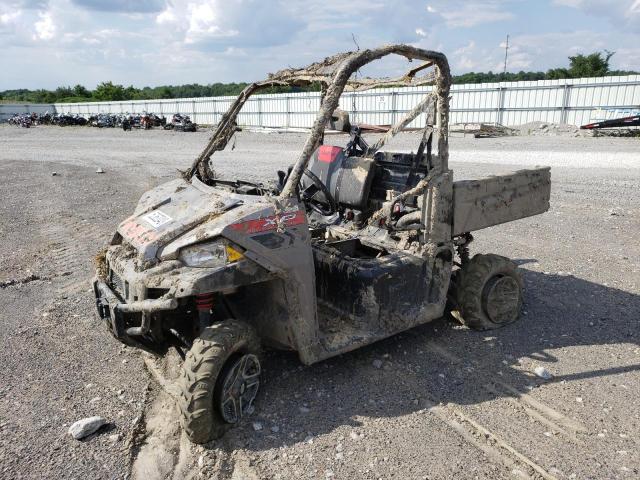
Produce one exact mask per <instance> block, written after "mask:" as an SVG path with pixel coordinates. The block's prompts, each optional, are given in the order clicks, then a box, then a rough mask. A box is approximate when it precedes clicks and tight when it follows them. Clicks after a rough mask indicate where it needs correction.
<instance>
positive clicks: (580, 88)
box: [0, 75, 640, 128]
mask: <svg viewBox="0 0 640 480" xmlns="http://www.w3.org/2000/svg"><path fill="white" fill-rule="evenodd" d="M430 91H431V88H430V87H404V88H381V89H377V90H373V91H368V92H358V93H345V94H344V95H343V96H342V97H341V98H340V108H342V109H343V110H346V111H348V112H349V113H350V115H351V119H352V121H353V122H355V123H369V124H374V125H389V124H392V123H394V122H396V121H397V120H398V119H399V118H400V116H401V115H402V114H404V113H406V112H408V111H409V110H411V109H412V108H413V107H414V106H415V105H416V104H417V103H418V102H419V101H420V99H421V98H422V97H423V96H424V95H425V94H426V93H428V92H430ZM234 98H235V97H229V96H227V97H208V98H180V99H166V100H134V101H126V102H90V103H57V104H55V105H29V104H0V119H5V118H7V117H8V116H10V115H11V114H13V113H26V112H38V113H44V112H45V111H47V110H49V111H55V112H58V113H71V114H79V115H84V116H91V115H95V114H98V113H116V114H119V113H127V112H128V113H141V112H143V111H147V112H149V113H157V114H162V115H164V116H166V117H167V118H170V117H171V116H172V115H173V114H175V113H181V114H183V115H189V116H191V118H192V120H193V121H194V122H196V123H199V124H215V123H217V122H219V121H220V118H221V116H222V114H223V113H224V112H225V111H226V110H227V108H228V107H229V106H230V104H231V102H232V101H233V100H234ZM319 106H320V94H319V92H300V93H287V94H265V95H256V96H254V97H252V98H251V99H250V100H249V101H248V102H247V103H246V104H245V106H244V108H243V109H242V111H241V112H240V114H239V116H238V123H239V124H240V125H245V126H262V127H305V128H309V127H310V126H311V125H312V124H313V121H314V119H315V115H316V112H317V110H318V108H319ZM638 111H640V75H629V76H623V77H600V78H580V79H566V80H541V81H526V82H502V83H485V84H473V85H472V84H469V85H454V86H453V87H452V89H451V115H450V121H451V122H452V123H479V122H485V123H500V124H503V125H520V124H523V123H527V122H531V121H534V120H539V121H544V122H554V123H571V124H574V125H582V124H584V123H588V122H591V121H597V120H603V119H608V118H616V117H620V116H623V115H631V114H633V113H635V112H638ZM423 124H424V118H423V116H422V117H418V118H417V119H416V120H415V121H414V122H413V123H412V126H415V127H419V126H422V125H423Z"/></svg>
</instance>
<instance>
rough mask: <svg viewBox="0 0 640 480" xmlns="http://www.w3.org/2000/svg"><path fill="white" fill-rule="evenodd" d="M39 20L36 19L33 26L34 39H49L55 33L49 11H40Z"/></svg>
mask: <svg viewBox="0 0 640 480" xmlns="http://www.w3.org/2000/svg"><path fill="white" fill-rule="evenodd" d="M39 17H40V20H39V21H37V22H36V23H35V24H34V25H33V27H34V29H35V33H34V35H33V39H34V40H51V39H52V38H53V37H54V35H55V33H56V26H55V25H54V23H53V18H52V17H51V14H50V13H40V14H39Z"/></svg>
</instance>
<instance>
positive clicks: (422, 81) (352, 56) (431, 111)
mask: <svg viewBox="0 0 640 480" xmlns="http://www.w3.org/2000/svg"><path fill="white" fill-rule="evenodd" d="M394 54H395V55H400V56H402V57H405V58H407V59H408V60H409V61H413V60H414V59H416V60H421V61H423V62H424V63H422V64H421V65H419V66H417V67H415V68H412V69H410V70H409V71H408V72H407V73H406V74H405V75H403V76H401V77H397V78H367V77H365V78H352V77H353V76H354V74H355V73H356V72H357V71H358V70H359V69H360V68H362V67H363V66H365V65H367V64H369V63H371V62H373V61H374V60H378V59H381V58H383V57H386V56H387V55H394ZM430 67H433V70H431V71H429V72H428V73H427V74H423V75H421V76H418V74H419V73H420V72H423V71H424V70H427V69H429V68H430ZM312 84H319V85H320V87H321V94H320V110H319V112H318V115H317V116H316V119H315V121H314V123H313V126H312V127H311V132H310V135H309V137H308V138H307V141H306V143H305V145H304V147H303V149H302V152H301V153H300V155H299V157H298V160H297V161H296V163H295V165H294V166H293V168H292V170H291V172H290V173H289V176H288V178H287V181H286V184H285V185H284V188H282V191H281V192H280V199H286V198H291V197H294V196H295V195H296V187H297V185H298V184H299V182H300V179H301V177H302V175H303V173H304V171H305V169H306V167H307V165H308V163H309V159H310V158H311V156H312V154H313V152H314V151H315V150H316V149H317V148H318V146H319V145H321V144H322V143H323V139H324V129H325V126H326V125H327V122H329V120H330V118H331V115H332V114H333V112H334V111H335V110H336V108H337V107H338V102H339V99H340V96H341V95H342V93H343V91H345V90H349V91H353V92H360V91H365V90H370V89H374V88H381V87H397V86H421V85H431V84H433V85H434V87H433V90H432V92H430V93H427V94H426V95H425V97H424V98H423V99H422V100H421V101H420V102H419V103H418V104H417V105H416V106H415V107H414V108H413V109H412V110H410V111H409V112H408V113H407V114H406V115H405V116H404V117H403V118H402V119H401V120H400V121H398V122H396V123H395V124H394V125H392V127H391V128H390V129H389V131H388V132H387V133H386V134H385V135H384V136H382V137H381V138H380V139H379V140H378V141H377V142H376V143H374V144H373V145H372V146H368V147H367V150H366V151H365V152H364V153H365V156H367V157H368V156H373V154H374V153H375V152H376V151H378V150H379V149H380V148H381V147H382V146H383V145H384V144H385V143H386V142H387V141H388V140H389V139H391V138H392V137H394V136H395V135H397V134H398V133H399V132H401V131H403V130H404V129H405V128H406V127H407V126H408V125H409V124H410V123H411V122H412V121H413V120H415V119H416V118H417V117H418V116H419V115H420V114H421V113H425V114H426V115H427V120H426V122H425V127H424V129H423V139H425V138H426V137H427V136H428V135H432V134H433V135H434V137H435V139H436V145H437V152H438V153H437V155H434V156H433V157H432V160H431V163H432V164H431V171H430V172H429V175H427V176H426V177H425V178H424V179H422V180H421V181H420V182H418V184H417V185H416V186H415V187H414V188H412V189H410V190H407V191H405V192H402V193H400V194H398V195H396V196H395V197H394V198H392V199H391V201H390V202H387V204H385V205H384V207H383V208H381V209H380V210H378V211H377V212H375V213H374V214H373V215H372V216H371V217H370V219H369V222H370V223H371V222H372V221H374V220H380V219H382V218H383V217H387V220H389V219H390V216H391V212H392V209H393V205H395V204H396V203H397V202H399V201H401V200H403V199H405V198H407V197H410V196H414V195H421V194H423V193H424V191H425V190H426V188H427V187H428V186H429V182H430V180H431V179H432V178H434V177H436V176H437V175H439V174H441V173H444V172H446V171H447V170H448V158H449V151H448V120H449V89H450V85H451V75H450V71H449V63H448V62H447V58H446V57H445V56H444V55H443V54H442V53H440V52H435V51H431V50H423V49H421V48H416V47H412V46H409V45H387V46H383V47H380V48H376V49H372V50H362V51H357V52H345V53H340V54H337V55H333V56H331V57H327V58H325V59H324V60H323V61H320V62H316V63H312V64H311V65H309V66H307V67H305V68H299V69H285V70H281V71H279V72H277V73H274V74H271V75H269V77H268V79H267V80H264V81H261V82H256V83H252V84H250V85H248V86H247V87H245V89H244V90H243V91H242V92H241V93H240V95H239V96H238V97H237V98H236V99H235V101H234V102H233V103H232V104H231V106H230V107H229V109H228V110H227V111H226V113H225V114H224V115H223V116H222V118H221V120H220V122H219V123H218V125H217V126H216V128H215V131H214V133H213V136H212V137H211V139H210V140H209V142H208V144H207V146H206V147H205V149H204V150H203V151H202V153H201V154H200V155H199V156H198V158H196V160H195V161H194V162H193V165H192V166H191V168H190V169H189V170H188V171H187V172H185V174H186V175H185V177H186V178H188V179H190V178H191V177H193V176H194V175H197V176H198V177H199V178H200V180H202V181H203V182H205V183H208V184H212V183H215V179H216V175H215V172H214V171H213V170H212V168H211V166H210V159H211V156H212V155H213V154H214V153H215V152H216V151H220V150H224V148H225V147H226V145H227V143H228V142H229V141H230V139H231V138H232V137H233V135H234V133H235V132H236V131H237V130H238V125H237V123H236V118H237V116H238V114H239V113H240V111H241V110H242V107H243V106H244V104H245V103H246V102H247V100H248V99H249V98H250V97H251V96H252V95H254V94H256V93H259V92H260V91H262V90H265V89H268V88H271V87H278V86H297V87H307V86H310V85H312Z"/></svg>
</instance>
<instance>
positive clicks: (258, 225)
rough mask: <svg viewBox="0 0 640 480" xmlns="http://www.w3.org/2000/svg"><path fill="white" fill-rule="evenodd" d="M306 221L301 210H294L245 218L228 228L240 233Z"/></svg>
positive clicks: (288, 225)
mask: <svg viewBox="0 0 640 480" xmlns="http://www.w3.org/2000/svg"><path fill="white" fill-rule="evenodd" d="M305 222H306V216H305V214H304V212H303V211H302V210H297V211H295V212H287V213H283V214H281V215H272V216H270V217H264V218H258V219H256V220H247V221H246V222H240V223H233V224H231V225H229V227H230V228H232V229H233V230H235V231H236V232H241V233H247V234H250V233H259V232H266V231H267V230H275V229H276V228H278V227H281V228H282V227H291V226H293V225H300V224H302V223H305Z"/></svg>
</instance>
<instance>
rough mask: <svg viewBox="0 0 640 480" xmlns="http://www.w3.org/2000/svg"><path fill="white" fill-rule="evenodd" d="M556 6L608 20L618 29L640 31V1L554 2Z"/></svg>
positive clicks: (566, 0) (564, 0)
mask: <svg viewBox="0 0 640 480" xmlns="http://www.w3.org/2000/svg"><path fill="white" fill-rule="evenodd" d="M554 4H556V5H561V6H565V7H571V8H575V9H578V10H581V11H582V12H584V13H585V14H587V15H593V16H596V17H599V18H606V19H608V20H609V21H610V22H611V23H612V24H613V25H614V26H615V27H616V28H623V29H628V30H631V31H636V32H638V31H640V0H554Z"/></svg>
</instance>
